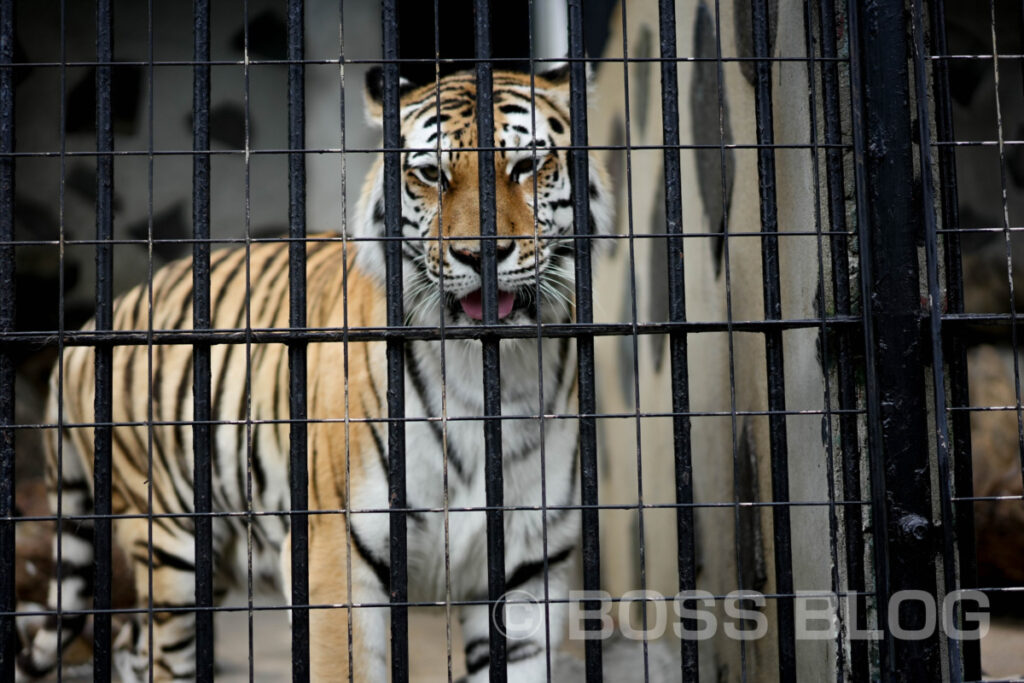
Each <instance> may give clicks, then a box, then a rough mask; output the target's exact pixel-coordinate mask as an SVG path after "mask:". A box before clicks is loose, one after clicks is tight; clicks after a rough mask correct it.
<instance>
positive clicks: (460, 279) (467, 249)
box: [361, 69, 611, 325]
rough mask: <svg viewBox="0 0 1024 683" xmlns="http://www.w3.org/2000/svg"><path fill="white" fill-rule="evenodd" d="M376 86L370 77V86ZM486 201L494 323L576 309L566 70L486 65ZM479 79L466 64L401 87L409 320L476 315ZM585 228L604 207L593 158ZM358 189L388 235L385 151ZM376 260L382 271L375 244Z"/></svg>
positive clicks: (601, 216) (599, 225) (462, 320)
mask: <svg viewBox="0 0 1024 683" xmlns="http://www.w3.org/2000/svg"><path fill="white" fill-rule="evenodd" d="M379 83H380V75H379V73H374V72H371V74H370V76H369V77H368V88H367V90H368V103H369V112H370V115H371V118H377V119H379V117H380V114H381V106H380V99H379V91H380V87H379ZM375 86H376V87H375ZM493 92H494V124H495V126H494V153H493V159H494V177H495V184H494V204H495V209H496V212H495V218H496V227H497V239H496V243H495V252H496V265H497V276H498V277H497V288H498V307H497V308H498V310H497V316H498V320H499V322H501V323H510V324H517V323H519V324H521V323H527V322H531V321H535V320H537V319H538V316H539V319H540V320H542V321H544V322H559V321H566V320H569V319H571V318H572V316H573V293H574V270H575V265H574V262H573V261H574V256H573V254H574V246H573V240H572V236H573V208H572V192H573V187H572V179H571V176H570V170H569V163H570V158H569V152H568V150H566V149H565V148H566V147H568V146H569V144H570V134H569V107H568V101H569V84H568V70H567V69H565V70H559V71H556V72H549V73H548V74H540V75H538V76H537V77H536V79H535V81H534V84H533V87H532V88H531V82H530V76H529V75H528V74H521V73H513V72H503V71H497V72H495V73H494V89H493ZM476 107H477V99H476V79H475V77H474V75H473V74H471V73H459V74H453V75H451V76H448V77H446V78H443V79H441V81H440V84H439V87H436V86H435V84H429V85H426V86H422V87H419V88H412V87H410V86H408V85H406V84H403V89H402V94H401V112H400V118H401V132H402V147H403V150H404V151H403V153H402V156H401V182H402V188H401V189H402V192H401V196H402V215H401V224H402V234H403V236H404V238H405V241H404V242H403V250H402V253H403V257H404V261H405V267H404V276H405V278H404V286H405V289H404V291H405V312H406V318H407V319H408V320H410V321H411V322H415V323H416V324H424V325H436V324H437V323H438V319H439V317H440V316H444V318H445V322H446V323H449V324H478V323H480V322H481V321H482V319H483V305H482V289H481V288H482V286H483V278H482V274H481V271H482V268H483V264H482V258H481V242H482V240H481V239H480V232H481V205H480V182H479V173H480V168H479V164H480V163H481V155H480V154H479V153H478V147H479V141H478V136H477V119H476V116H477V113H476V112H477V109H476ZM588 188H589V197H590V218H591V228H592V231H593V232H595V233H601V232H606V231H607V229H608V228H609V226H610V222H611V213H610V202H609V200H608V197H607V195H608V191H607V188H606V186H605V182H604V174H603V172H602V171H601V169H600V168H599V166H598V163H597V161H596V159H594V158H593V156H592V157H591V161H590V178H589V182H588ZM366 189H367V192H364V197H363V201H364V204H363V211H362V212H361V215H362V216H363V227H364V229H365V228H369V231H370V232H369V235H371V236H373V235H376V236H380V235H383V234H384V197H383V162H378V164H377V166H375V168H374V171H373V172H372V173H371V176H370V178H369V179H368V183H367V188H366ZM376 251H377V253H378V258H374V259H373V260H374V261H375V268H374V270H378V271H379V272H383V260H382V258H379V255H380V254H381V253H382V252H383V249H382V248H381V249H377V250H376Z"/></svg>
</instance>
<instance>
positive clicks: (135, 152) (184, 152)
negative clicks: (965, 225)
mask: <svg viewBox="0 0 1024 683" xmlns="http://www.w3.org/2000/svg"><path fill="white" fill-rule="evenodd" d="M933 144H934V145H956V146H961V147H963V146H970V145H976V146H996V145H998V144H999V142H998V141H996V140H982V141H977V142H970V141H957V142H935V143H933ZM1003 144H1004V145H1006V146H1013V145H1024V140H1004V141H1003ZM763 146H764V145H759V144H757V143H753V142H730V143H723V144H713V143H704V144H697V143H691V144H680V145H679V146H678V147H671V146H668V145H630V146H629V149H630V150H631V151H646V150H653V151H659V152H660V151H664V150H666V149H681V150H682V149H715V150H717V149H760V148H761V147H763ZM834 146H835V147H838V148H839V149H850V146H849V145H848V144H840V145H834ZM828 147H830V145H828V144H825V143H807V142H792V143H777V144H776V145H774V147H772V149H827V148H828ZM460 149H461V150H462V151H465V152H497V151H506V152H507V151H510V150H516V149H518V150H521V151H533V149H534V148H533V147H482V146H477V147H460ZM543 149H544V150H546V151H551V152H562V151H569V152H571V151H590V152H597V151H606V150H611V151H615V150H620V151H625V150H626V147H625V146H624V145H552V146H549V147H544V148H543ZM382 152H397V153H402V154H404V153H406V152H434V153H436V152H437V149H436V148H434V147H399V146H397V145H396V146H384V147H303V148H301V149H294V150H290V149H286V148H281V147H262V148H256V147H254V148H249V149H219V148H218V149H203V150H192V149H118V150H101V151H93V150H81V151H68V152H64V153H61V152H52V151H28V152H13V153H11V154H10V155H9V156H12V157H14V158H22V157H32V158H46V157H67V158H72V157H106V156H113V157H124V156H145V157H150V156H157V157H160V156H191V155H193V154H197V153H202V154H209V155H211V156H243V155H244V156H257V155H264V156H266V155H274V156H287V155H289V154H342V153H344V154H374V155H377V154H381V153H382Z"/></svg>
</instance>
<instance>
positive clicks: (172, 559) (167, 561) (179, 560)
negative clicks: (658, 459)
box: [153, 544, 196, 572]
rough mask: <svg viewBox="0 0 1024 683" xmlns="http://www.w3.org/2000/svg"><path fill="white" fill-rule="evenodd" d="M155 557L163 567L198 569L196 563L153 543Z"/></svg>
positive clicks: (184, 570)
mask: <svg viewBox="0 0 1024 683" xmlns="http://www.w3.org/2000/svg"><path fill="white" fill-rule="evenodd" d="M153 559H154V560H156V561H157V563H158V564H159V565H160V566H161V567H170V568H171V569H177V570H179V571H183V572H194V571H195V570H196V565H195V564H194V563H192V562H189V561H188V560H186V559H185V558H183V557H181V556H179V555H176V554H174V553H170V552H167V551H166V550H164V549H163V548H161V547H160V546H158V545H156V544H154V545H153Z"/></svg>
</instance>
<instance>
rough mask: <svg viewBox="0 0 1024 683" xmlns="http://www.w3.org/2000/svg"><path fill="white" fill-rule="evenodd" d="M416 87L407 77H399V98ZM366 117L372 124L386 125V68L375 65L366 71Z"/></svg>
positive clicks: (377, 125) (378, 126)
mask: <svg viewBox="0 0 1024 683" xmlns="http://www.w3.org/2000/svg"><path fill="white" fill-rule="evenodd" d="M415 89H416V86H415V85H414V84H413V83H412V81H410V80H409V79H407V78H403V77H401V76H399V78H398V98H399V99H401V98H402V97H404V96H405V95H406V94H408V93H410V92H412V91H413V90H415ZM365 95H366V118H367V119H368V120H369V122H370V124H371V125H373V126H376V127H377V128H380V127H381V126H383V125H384V69H383V68H382V67H379V66H375V67H373V68H371V69H370V70H369V71H367V72H366V84H365Z"/></svg>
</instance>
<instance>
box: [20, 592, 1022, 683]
mask: <svg viewBox="0 0 1024 683" xmlns="http://www.w3.org/2000/svg"><path fill="white" fill-rule="evenodd" d="M977 590H979V591H983V592H988V593H1001V592H1005V593H1010V592H1014V591H1015V589H1013V588H979V589H977ZM1018 590H1024V589H1018ZM760 595H761V596H762V597H764V598H765V599H766V600H781V599H792V598H797V597H808V598H813V597H832V596H835V597H838V598H848V597H850V598H853V597H856V598H864V597H868V598H870V597H874V596H875V594H874V593H871V592H861V593H855V592H852V591H847V592H843V591H838V592H832V591H807V592H803V591H802V592H800V593H760ZM735 597H736V596H735V595H734V594H729V593H725V594H722V593H718V594H715V593H710V592H709V593H708V594H707V595H702V596H701V598H707V599H710V600H732V599H735ZM587 599H588V598H584V599H583V600H587ZM675 600H676V596H674V595H663V596H657V595H652V596H651V597H649V598H645V599H644V601H645V602H651V603H658V602H664V603H670V602H674V601H675ZM580 602H581V600H580V599H576V600H573V599H572V598H549V599H547V600H545V601H544V603H543V604H548V605H578V604H580ZM602 602H607V603H610V604H618V603H636V602H637V599H636V598H634V597H616V596H613V595H609V596H608V597H607V598H602ZM508 603H509V604H536V603H535V602H533V601H532V600H526V599H524V598H520V599H518V600H517V599H516V598H514V597H512V598H509V600H508ZM393 604H396V603H391V602H332V603H317V604H309V605H303V608H304V609H311V610H321V609H323V610H337V609H345V608H352V609H380V608H387V607H390V606H391V605H393ZM398 604H400V605H401V606H402V607H445V606H448V605H450V606H452V607H472V606H474V605H488V604H490V603H489V601H487V600H482V599H481V600H451V601H450V602H447V601H439V600H407V601H405V602H402V603H398ZM206 609H209V610H213V611H216V612H228V613H230V612H247V611H249V610H252V611H253V612H288V611H291V610H292V606H291V605H252V606H245V605H221V606H217V607H208V608H206ZM160 611H161V612H167V613H170V614H175V613H181V612H192V611H195V608H194V607H187V608H186V607H176V606H175V607H172V606H168V607H161V608H160ZM146 613H147V610H146V609H144V608H140V607H126V608H123V609H117V608H113V609H109V610H63V611H62V612H61V614H64V615H79V614H82V615H94V614H110V615H115V614H124V615H128V614H146ZM12 614H13V615H16V616H19V617H30V616H31V617H36V616H40V617H45V616H50V615H53V614H56V612H53V611H47V610H32V611H25V612H13V613H4V612H0V617H3V616H11V615H12ZM460 680H461V679H460ZM986 683H988V682H987V681H986ZM1014 683H1020V679H1014Z"/></svg>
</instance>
